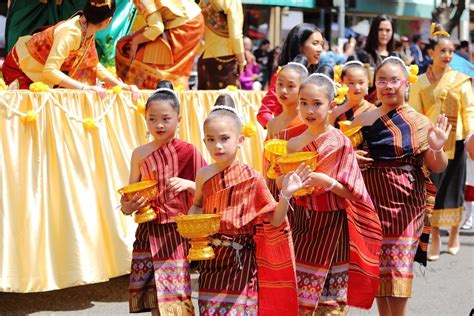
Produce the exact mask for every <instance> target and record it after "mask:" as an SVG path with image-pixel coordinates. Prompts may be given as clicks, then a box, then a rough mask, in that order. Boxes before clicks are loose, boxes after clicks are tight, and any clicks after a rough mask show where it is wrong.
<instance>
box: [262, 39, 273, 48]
mask: <svg viewBox="0 0 474 316" xmlns="http://www.w3.org/2000/svg"><path fill="white" fill-rule="evenodd" d="M268 44H270V41H269V40H267V39H264V40H263V41H261V42H260V45H259V46H260V47H261V46H263V45H268Z"/></svg>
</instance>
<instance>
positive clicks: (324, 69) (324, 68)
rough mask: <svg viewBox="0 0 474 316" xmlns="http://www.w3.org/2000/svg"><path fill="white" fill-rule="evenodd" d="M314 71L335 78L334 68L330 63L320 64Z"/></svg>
mask: <svg viewBox="0 0 474 316" xmlns="http://www.w3.org/2000/svg"><path fill="white" fill-rule="evenodd" d="M314 73H315V74H323V75H326V76H328V77H329V78H331V80H334V68H332V66H330V65H328V64H325V65H321V66H319V67H318V69H316V71H315V72H314Z"/></svg>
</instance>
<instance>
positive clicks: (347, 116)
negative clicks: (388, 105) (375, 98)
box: [334, 100, 375, 128]
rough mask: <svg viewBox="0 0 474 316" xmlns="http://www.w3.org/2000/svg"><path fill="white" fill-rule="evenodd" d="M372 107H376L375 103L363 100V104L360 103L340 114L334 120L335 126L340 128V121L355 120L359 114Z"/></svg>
mask: <svg viewBox="0 0 474 316" xmlns="http://www.w3.org/2000/svg"><path fill="white" fill-rule="evenodd" d="M372 109H375V105H373V104H372V103H370V102H369V101H367V100H362V102H361V104H359V105H358V106H355V107H353V108H350V109H348V110H347V111H346V112H344V113H342V114H341V115H339V116H338V117H337V118H336V119H335V120H334V127H335V128H339V121H353V120H354V118H355V117H356V116H357V115H359V114H361V113H364V112H366V111H368V110H372Z"/></svg>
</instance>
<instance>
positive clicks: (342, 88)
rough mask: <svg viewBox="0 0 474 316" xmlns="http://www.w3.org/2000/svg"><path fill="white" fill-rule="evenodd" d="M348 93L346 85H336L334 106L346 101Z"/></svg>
mask: <svg viewBox="0 0 474 316" xmlns="http://www.w3.org/2000/svg"><path fill="white" fill-rule="evenodd" d="M348 92H349V87H348V86H347V85H345V84H342V85H337V86H336V97H335V98H334V101H336V104H342V103H344V100H345V99H346V95H347V93H348Z"/></svg>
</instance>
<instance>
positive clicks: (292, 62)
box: [286, 61, 308, 74]
mask: <svg viewBox="0 0 474 316" xmlns="http://www.w3.org/2000/svg"><path fill="white" fill-rule="evenodd" d="M286 65H294V66H298V67H300V68H301V69H304V72H305V73H306V74H308V68H306V67H305V66H304V65H302V64H300V63H295V62H294V61H290V62H289V63H288V64H286Z"/></svg>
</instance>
